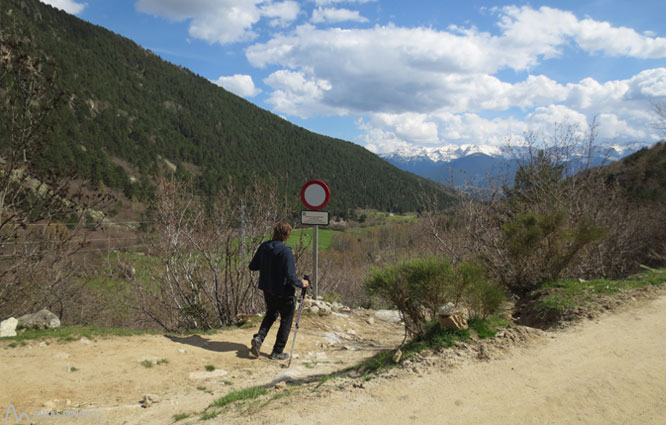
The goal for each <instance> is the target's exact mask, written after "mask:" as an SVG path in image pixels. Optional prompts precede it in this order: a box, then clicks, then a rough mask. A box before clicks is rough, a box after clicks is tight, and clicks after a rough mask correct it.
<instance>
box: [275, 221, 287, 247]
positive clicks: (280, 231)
mask: <svg viewBox="0 0 666 425" xmlns="http://www.w3.org/2000/svg"><path fill="white" fill-rule="evenodd" d="M289 235H291V225H290V224H289V223H287V222H285V221H281V222H279V223H278V224H277V225H276V226H275V228H274V229H273V240H274V241H282V242H284V241H286V240H287V239H289Z"/></svg>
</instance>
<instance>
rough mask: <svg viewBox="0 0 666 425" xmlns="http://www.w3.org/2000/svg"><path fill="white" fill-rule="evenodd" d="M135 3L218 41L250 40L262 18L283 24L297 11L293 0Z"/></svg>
mask: <svg viewBox="0 0 666 425" xmlns="http://www.w3.org/2000/svg"><path fill="white" fill-rule="evenodd" d="M136 7H137V9H138V10H139V11H141V12H144V13H148V14H151V15H156V16H161V17H165V18H167V19H171V20H174V21H190V26H189V34H190V36H192V37H194V38H198V39H201V40H205V41H207V42H209V43H219V44H228V43H235V42H242V41H251V40H253V39H255V38H256V37H257V33H256V32H255V31H254V30H253V27H254V26H255V25H256V24H257V23H258V22H259V21H260V20H261V19H262V18H266V19H269V20H270V24H271V25H273V26H283V27H284V26H288V25H290V24H291V23H292V22H293V21H294V20H295V19H296V17H297V16H298V14H299V12H300V7H299V5H298V3H297V2H296V1H293V0H286V1H283V2H274V1H271V0H218V1H214V2H212V1H209V0H189V1H187V2H184V1H181V0H137V3H136Z"/></svg>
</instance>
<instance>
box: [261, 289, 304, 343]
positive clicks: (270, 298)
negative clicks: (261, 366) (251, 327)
mask: <svg viewBox="0 0 666 425" xmlns="http://www.w3.org/2000/svg"><path fill="white" fill-rule="evenodd" d="M264 300H266V315H265V316H264V320H262V321H261V326H260V327H259V333H257V334H256V335H254V336H255V337H259V339H260V340H261V342H263V341H264V339H265V338H266V335H268V331H269V330H270V329H271V326H273V323H274V322H275V320H277V318H278V316H280V328H279V329H278V333H277V338H275V345H273V353H281V352H282V351H284V347H285V346H286V345H287V339H289V332H290V331H291V322H292V321H293V320H294V306H295V302H294V297H277V296H275V295H271V294H267V293H266V292H265V291H264Z"/></svg>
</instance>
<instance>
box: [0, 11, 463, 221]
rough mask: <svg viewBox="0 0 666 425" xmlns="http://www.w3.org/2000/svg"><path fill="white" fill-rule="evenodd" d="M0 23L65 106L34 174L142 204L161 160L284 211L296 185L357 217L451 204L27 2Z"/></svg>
mask: <svg viewBox="0 0 666 425" xmlns="http://www.w3.org/2000/svg"><path fill="white" fill-rule="evenodd" d="M10 10H11V13H10ZM0 19H1V20H2V24H3V25H2V26H3V28H5V29H6V30H7V31H9V29H11V28H12V27H13V28H14V29H15V30H16V33H17V34H15V36H16V37H18V38H21V39H29V40H31V46H32V51H30V52H29V54H32V55H41V56H45V57H48V58H49V59H50V60H51V61H53V62H54V63H55V64H56V65H55V68H54V69H53V70H54V71H55V72H56V84H57V88H58V89H59V90H63V91H65V92H67V93H68V95H69V96H68V97H69V100H68V103H67V104H66V105H64V106H63V107H61V108H59V109H58V110H57V111H56V115H57V117H56V118H57V119H56V121H57V125H56V126H55V128H54V133H53V137H52V140H51V144H50V146H49V148H48V152H47V154H46V155H45V156H44V158H42V159H41V162H40V167H41V169H42V170H48V171H53V172H58V173H63V174H65V173H69V172H71V171H72V170H73V171H76V172H77V173H78V174H80V175H81V176H82V177H85V178H87V179H90V180H92V181H93V182H98V184H99V185H102V184H103V185H104V186H106V187H111V188H117V189H119V190H120V191H122V192H123V193H124V194H125V196H126V197H127V198H129V199H131V198H136V197H138V198H139V199H140V200H143V201H145V200H148V199H149V198H150V196H151V195H150V192H151V182H152V181H153V179H154V177H155V176H156V175H158V174H159V173H161V172H164V171H165V169H167V168H168V167H165V164H166V162H165V160H166V161H169V163H171V164H173V165H175V168H176V171H175V173H174V174H175V175H176V176H178V177H179V178H182V179H189V180H193V181H194V182H195V186H196V188H197V191H198V192H199V193H201V194H202V195H204V196H214V194H215V193H217V191H218V190H220V189H221V188H224V187H225V186H226V185H228V184H229V182H233V184H238V185H246V184H251V183H252V182H256V181H257V180H258V181H269V180H274V181H276V182H277V185H278V190H280V191H281V192H284V193H286V194H287V195H288V197H289V199H292V200H293V203H294V207H296V205H295V204H297V203H298V194H299V193H300V189H301V187H302V185H303V184H304V183H305V182H306V181H308V180H310V179H313V178H318V179H321V180H324V181H325V182H326V183H327V184H328V185H329V187H330V188H331V192H332V196H331V202H330V204H329V206H330V209H331V213H332V214H334V215H344V214H347V213H348V212H349V211H350V210H353V209H354V208H359V207H363V208H374V209H378V210H385V211H408V210H413V209H414V208H415V200H414V195H415V194H416V193H418V192H420V191H427V192H429V193H435V194H437V196H440V197H443V198H446V199H450V198H449V196H448V195H447V194H446V191H447V189H446V188H445V187H443V186H442V185H440V184H436V183H435V182H431V181H428V180H424V179H423V178H421V177H418V176H416V175H413V174H410V173H407V172H405V171H402V170H400V169H398V168H396V167H394V166H392V165H390V164H388V163H386V162H385V161H383V160H382V159H381V158H379V157H378V156H376V155H375V154H373V153H372V152H370V151H368V150H366V149H365V148H363V147H361V146H359V145H356V144H354V143H352V142H348V141H344V140H340V139H335V138H332V137H328V136H324V135H319V134H315V133H312V132H310V131H308V130H306V129H304V128H302V127H298V126H296V125H294V124H292V123H290V122H288V121H286V120H284V119H283V118H281V117H279V116H277V115H275V114H273V113H271V112H269V111H267V110H264V109H261V108H259V107H257V106H256V105H253V104H251V103H250V102H248V101H247V100H245V99H242V98H240V97H238V96H236V95H234V94H232V93H230V92H228V91H226V90H224V89H223V88H221V87H219V86H217V85H215V84H213V83H212V82H210V81H209V80H207V79H205V78H203V77H201V76H199V75H196V74H195V73H193V72H192V71H190V70H188V69H186V68H183V67H180V66H177V65H174V64H171V63H168V62H167V61H165V60H163V59H162V58H160V57H159V56H157V55H155V54H154V53H153V52H151V51H150V50H147V49H144V48H142V47H140V46H138V45H137V44H136V43H135V42H133V41H132V40H129V39H126V38H124V37H121V36H119V35H117V34H115V33H113V32H111V31H109V30H106V29H105V28H103V27H100V26H97V25H93V24H90V23H88V22H85V21H83V20H81V19H79V18H77V17H74V16H71V15H68V14H67V13H65V12H62V11H60V10H58V9H55V8H53V7H51V6H48V5H44V4H42V3H40V2H38V1H37V0H21V1H19V0H4V1H3V2H2V3H1V4H0ZM0 142H1V140H0Z"/></svg>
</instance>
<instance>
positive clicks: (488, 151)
mask: <svg viewBox="0 0 666 425" xmlns="http://www.w3.org/2000/svg"><path fill="white" fill-rule="evenodd" d="M645 147H649V144H647V143H644V142H634V143H629V144H626V145H618V144H607V145H597V146H595V148H594V149H593V156H592V158H591V161H590V166H600V165H606V164H608V163H611V162H616V161H619V160H620V159H622V158H625V157H627V156H629V155H632V154H634V153H635V152H638V151H640V150H641V149H643V148H645ZM527 149H528V148H527V147H520V146H514V147H512V148H511V149H510V150H507V149H503V148H502V147H499V146H494V145H472V144H465V145H455V144H446V145H441V146H437V147H414V148H402V149H398V150H396V151H394V152H390V153H382V154H379V156H380V157H381V158H384V159H385V160H386V161H388V162H389V163H391V164H393V165H395V166H396V167H399V168H401V169H403V170H405V171H409V172H411V173H414V174H417V175H420V176H422V177H426V178H429V179H431V180H434V181H437V182H440V183H445V184H453V185H454V186H456V187H462V186H470V185H471V186H479V187H487V186H488V185H489V184H490V181H489V180H492V179H497V178H509V179H510V177H511V176H512V175H513V172H515V169H516V163H515V162H516V159H517V158H515V155H516V154H518V155H522V154H524V153H525V152H526V150H527ZM571 157H572V160H573V159H575V158H576V157H577V155H572V156H571Z"/></svg>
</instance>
